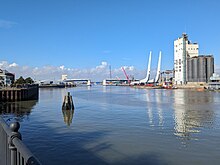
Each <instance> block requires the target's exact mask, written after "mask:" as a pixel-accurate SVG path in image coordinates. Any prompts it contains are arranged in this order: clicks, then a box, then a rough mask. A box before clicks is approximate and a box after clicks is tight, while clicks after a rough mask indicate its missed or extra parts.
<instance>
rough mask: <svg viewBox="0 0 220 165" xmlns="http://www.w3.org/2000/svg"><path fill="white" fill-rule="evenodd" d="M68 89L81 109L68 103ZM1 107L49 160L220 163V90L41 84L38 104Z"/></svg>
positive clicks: (47, 164)
mask: <svg viewBox="0 0 220 165" xmlns="http://www.w3.org/2000/svg"><path fill="white" fill-rule="evenodd" d="M67 92H70V93H71V94H72V96H73V100H74V105H75V110H74V112H73V111H62V109H61V107H62V100H63V97H64V95H66V94H67ZM14 107H16V110H15V108H14ZM1 109H2V110H3V109H4V112H3V113H5V114H4V117H5V118H9V119H11V120H10V121H12V120H19V121H20V122H21V129H20V132H21V133H22V135H23V140H24V142H25V144H26V145H27V146H28V147H29V148H30V149H31V151H33V153H34V154H35V155H36V156H37V157H38V158H39V159H40V160H41V162H42V163H43V164H44V165H62V164H65V165H72V164H74V165H76V164H80V165H81V164H96V165H97V164H138V165H139V164H148V165H177V164H178V165H185V164H188V165H195V164H199V165H207V164H212V165H219V164H220V157H219V155H220V139H219V138H220V93H215V92H197V91H190V90H180V89H178V90H161V89H158V90H144V89H134V88H129V87H102V86H97V87H96V86H94V87H90V88H87V87H77V88H70V89H41V90H40V98H39V100H38V102H36V101H28V102H20V103H13V104H10V105H3V107H2V108H1ZM12 111H13V112H14V114H15V115H11V114H10V112H12ZM14 116H15V117H14ZM13 118H15V119H13ZM10 121H8V122H10Z"/></svg>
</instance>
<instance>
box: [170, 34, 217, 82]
mask: <svg viewBox="0 0 220 165" xmlns="http://www.w3.org/2000/svg"><path fill="white" fill-rule="evenodd" d="M213 73H214V57H213V55H199V45H198V43H192V42H191V41H189V40H188V36H187V34H185V33H183V34H182V37H179V38H178V39H177V40H175V41H174V82H175V84H181V85H182V84H187V83H188V82H208V81H209V79H210V77H211V76H212V74H213Z"/></svg>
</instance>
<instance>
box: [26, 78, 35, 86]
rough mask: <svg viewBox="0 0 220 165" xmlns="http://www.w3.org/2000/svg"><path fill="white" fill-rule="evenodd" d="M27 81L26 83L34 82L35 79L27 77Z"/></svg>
mask: <svg viewBox="0 0 220 165" xmlns="http://www.w3.org/2000/svg"><path fill="white" fill-rule="evenodd" d="M25 83H26V84H32V83H34V80H32V78H30V77H28V78H26V79H25Z"/></svg>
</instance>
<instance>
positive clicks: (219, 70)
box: [215, 65, 220, 74]
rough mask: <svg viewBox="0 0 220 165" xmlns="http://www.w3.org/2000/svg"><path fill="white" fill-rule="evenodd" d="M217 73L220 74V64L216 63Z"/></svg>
mask: <svg viewBox="0 0 220 165" xmlns="http://www.w3.org/2000/svg"><path fill="white" fill-rule="evenodd" d="M215 73H218V74H220V65H215Z"/></svg>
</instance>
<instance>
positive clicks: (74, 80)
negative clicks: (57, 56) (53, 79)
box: [63, 79, 91, 86]
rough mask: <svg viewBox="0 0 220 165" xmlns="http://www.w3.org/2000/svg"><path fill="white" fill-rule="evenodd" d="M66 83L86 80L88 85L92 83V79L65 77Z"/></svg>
mask: <svg viewBox="0 0 220 165" xmlns="http://www.w3.org/2000/svg"><path fill="white" fill-rule="evenodd" d="M63 82H64V83H74V82H86V84H87V85H88V86H90V85H91V80H90V79H64V80H63Z"/></svg>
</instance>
